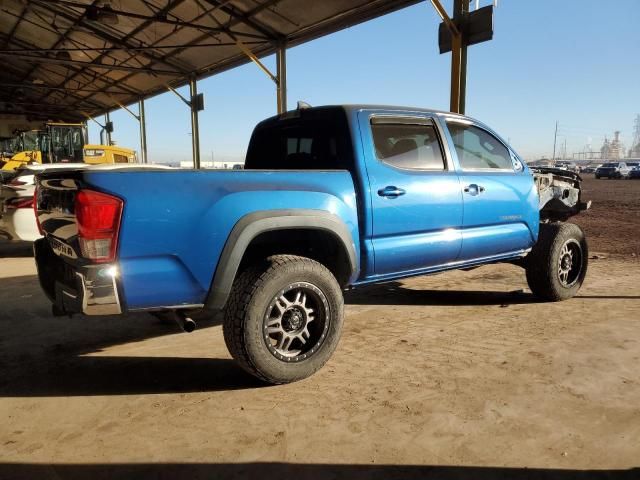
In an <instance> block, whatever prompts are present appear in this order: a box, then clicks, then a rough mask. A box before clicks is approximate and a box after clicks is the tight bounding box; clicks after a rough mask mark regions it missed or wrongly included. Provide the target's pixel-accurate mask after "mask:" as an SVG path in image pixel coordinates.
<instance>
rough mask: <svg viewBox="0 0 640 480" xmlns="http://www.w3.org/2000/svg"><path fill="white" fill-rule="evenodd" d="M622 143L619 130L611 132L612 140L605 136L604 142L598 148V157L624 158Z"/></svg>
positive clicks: (605, 158) (609, 158) (607, 158)
mask: <svg viewBox="0 0 640 480" xmlns="http://www.w3.org/2000/svg"><path fill="white" fill-rule="evenodd" d="M624 154H625V151H624V144H623V143H622V141H621V140H620V130H616V131H615V132H613V140H611V141H609V139H608V138H607V137H606V136H605V137H604V143H603V144H602V148H601V149H600V158H602V159H604V160H620V159H621V158H624Z"/></svg>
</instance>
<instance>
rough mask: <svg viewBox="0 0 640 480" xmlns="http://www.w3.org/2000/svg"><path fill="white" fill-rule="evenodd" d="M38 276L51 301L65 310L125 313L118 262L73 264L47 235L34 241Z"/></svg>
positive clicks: (71, 311) (95, 313) (70, 311)
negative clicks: (61, 253)
mask: <svg viewBox="0 0 640 480" xmlns="http://www.w3.org/2000/svg"><path fill="white" fill-rule="evenodd" d="M33 250H34V255H35V259H36V265H37V267H38V278H39V280H40V285H41V286H42V289H43V290H44V292H45V293H46V294H47V296H48V297H49V299H50V300H51V302H53V304H54V305H55V306H57V307H58V308H59V309H60V310H61V311H63V312H65V313H69V314H71V313H84V314H85V315H117V314H119V313H122V308H121V305H120V298H119V296H118V287H117V284H116V280H117V276H118V269H117V266H116V265H115V264H103V265H85V266H71V265H70V264H68V263H66V262H65V261H64V260H63V259H62V258H60V257H59V256H57V255H56V254H55V253H54V252H53V250H52V249H51V247H50V246H49V241H48V240H47V239H46V238H41V239H39V240H36V242H35V243H34V244H33Z"/></svg>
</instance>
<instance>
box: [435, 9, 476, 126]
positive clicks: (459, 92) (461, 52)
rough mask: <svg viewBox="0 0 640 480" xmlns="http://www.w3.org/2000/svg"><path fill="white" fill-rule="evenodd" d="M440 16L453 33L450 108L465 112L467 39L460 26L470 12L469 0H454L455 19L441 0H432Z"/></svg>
mask: <svg viewBox="0 0 640 480" xmlns="http://www.w3.org/2000/svg"><path fill="white" fill-rule="evenodd" d="M431 4H432V5H433V7H434V8H435V9H436V12H437V13H438V15H440V18H442V21H443V22H444V24H445V25H446V27H447V29H448V30H449V32H450V33H451V103H450V106H449V109H450V110H451V111H452V112H455V113H462V114H464V110H465V94H466V87H467V41H466V38H465V37H464V32H463V31H462V30H461V29H460V28H458V25H461V24H462V23H463V19H464V17H465V15H468V13H469V0H454V1H453V19H451V18H450V17H449V15H447V11H446V10H445V9H444V7H443V6H442V3H440V0H431Z"/></svg>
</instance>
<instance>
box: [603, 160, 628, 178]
mask: <svg viewBox="0 0 640 480" xmlns="http://www.w3.org/2000/svg"><path fill="white" fill-rule="evenodd" d="M630 171H631V169H630V168H629V167H628V166H627V164H626V163H625V162H608V163H603V164H602V166H600V167H598V168H597V169H596V172H595V175H596V178H629V172H630Z"/></svg>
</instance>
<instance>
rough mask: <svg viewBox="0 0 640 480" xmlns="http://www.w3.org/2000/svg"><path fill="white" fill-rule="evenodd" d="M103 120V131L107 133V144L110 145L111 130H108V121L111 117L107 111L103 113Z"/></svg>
mask: <svg viewBox="0 0 640 480" xmlns="http://www.w3.org/2000/svg"><path fill="white" fill-rule="evenodd" d="M104 122H105V123H104V124H105V127H106V130H105V132H106V133H107V145H111V132H110V131H109V123H110V122H111V117H110V116H109V112H107V113H105V114H104Z"/></svg>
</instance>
